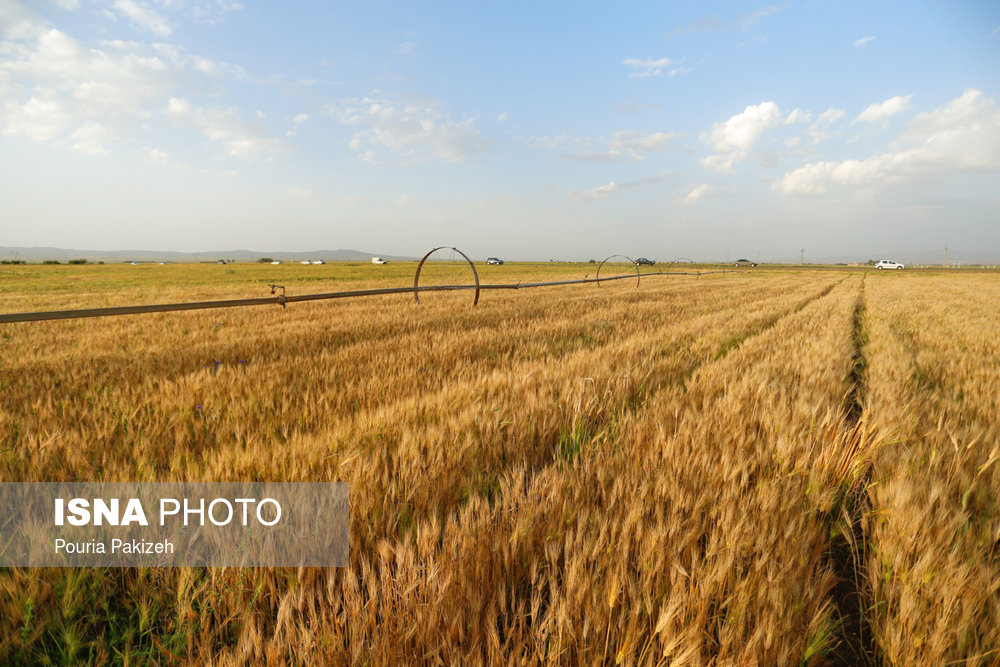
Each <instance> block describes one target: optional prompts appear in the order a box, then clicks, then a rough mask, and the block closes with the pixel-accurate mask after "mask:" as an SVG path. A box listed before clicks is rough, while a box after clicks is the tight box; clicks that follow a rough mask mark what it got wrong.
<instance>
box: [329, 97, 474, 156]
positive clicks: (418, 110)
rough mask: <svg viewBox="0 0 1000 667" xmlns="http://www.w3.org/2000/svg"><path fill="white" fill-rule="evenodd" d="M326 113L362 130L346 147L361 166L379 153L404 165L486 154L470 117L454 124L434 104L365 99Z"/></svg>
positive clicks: (337, 107) (335, 107)
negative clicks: (386, 154)
mask: <svg viewBox="0 0 1000 667" xmlns="http://www.w3.org/2000/svg"><path fill="white" fill-rule="evenodd" d="M328 113H329V114H330V115H332V116H333V117H334V118H335V119H336V120H337V121H338V122H340V123H342V124H343V125H350V126H356V127H359V128H362V129H359V130H358V131H357V132H355V133H354V136H353V137H352V138H351V141H350V143H349V144H348V146H349V148H350V149H351V150H352V151H355V153H356V154H357V155H358V157H359V158H360V159H361V160H362V161H365V162H378V161H380V160H382V159H383V157H382V155H383V154H384V153H390V154H391V155H392V156H393V158H395V159H401V160H403V161H404V162H414V161H422V160H427V159H430V158H438V159H442V160H447V161H450V162H460V161H462V160H465V159H467V158H469V157H470V156H472V155H474V154H476V153H480V152H482V151H484V150H486V141H485V140H484V139H483V138H482V135H480V133H479V131H478V130H477V129H476V127H475V121H476V119H475V116H471V115H470V116H466V117H465V118H463V119H461V120H454V119H453V118H452V117H451V116H450V115H449V114H446V113H444V112H442V111H441V110H440V108H439V107H438V105H437V104H436V103H428V102H423V103H410V102H403V101H398V100H394V99H390V98H383V97H366V98H364V99H360V100H357V99H354V100H347V101H345V102H343V103H341V104H339V105H336V106H332V107H330V108H329V109H328Z"/></svg>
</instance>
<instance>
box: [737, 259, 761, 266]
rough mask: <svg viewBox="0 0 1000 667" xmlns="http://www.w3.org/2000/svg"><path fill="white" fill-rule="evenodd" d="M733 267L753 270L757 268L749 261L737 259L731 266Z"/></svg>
mask: <svg viewBox="0 0 1000 667" xmlns="http://www.w3.org/2000/svg"><path fill="white" fill-rule="evenodd" d="M733 266H736V267H750V268H753V267H755V266H757V264H755V263H754V262H751V261H750V260H749V259H738V260H736V263H735V264H733Z"/></svg>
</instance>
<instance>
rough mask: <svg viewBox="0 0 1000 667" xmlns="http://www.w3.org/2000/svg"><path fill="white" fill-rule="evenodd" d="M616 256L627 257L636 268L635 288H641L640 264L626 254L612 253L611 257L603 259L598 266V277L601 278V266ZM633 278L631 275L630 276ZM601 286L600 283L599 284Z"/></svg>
mask: <svg viewBox="0 0 1000 667" xmlns="http://www.w3.org/2000/svg"><path fill="white" fill-rule="evenodd" d="M615 257H621V258H622V259H627V260H628V263H629V264H631V265H632V266H633V267H634V268H635V288H636V289H639V265H638V264H636V263H635V262H634V261H633V260H632V258H631V257H626V256H625V255H611V256H610V257H605V258H604V260H603V261H601V263H600V264H599V265H598V266H597V279H598V280H600V279H601V268H602V267H603V266H604V264H605V263H607V261H608V260H609V259H614V258H615ZM647 275H649V274H647ZM629 277H630V278H631V276H629ZM598 287H600V285H598Z"/></svg>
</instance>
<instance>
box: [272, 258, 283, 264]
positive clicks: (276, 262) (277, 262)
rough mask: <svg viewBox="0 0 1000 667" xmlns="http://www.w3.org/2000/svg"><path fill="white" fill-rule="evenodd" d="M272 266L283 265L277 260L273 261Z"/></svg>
mask: <svg viewBox="0 0 1000 667" xmlns="http://www.w3.org/2000/svg"><path fill="white" fill-rule="evenodd" d="M271 264H281V262H279V261H278V260H276V259H275V260H272V261H271Z"/></svg>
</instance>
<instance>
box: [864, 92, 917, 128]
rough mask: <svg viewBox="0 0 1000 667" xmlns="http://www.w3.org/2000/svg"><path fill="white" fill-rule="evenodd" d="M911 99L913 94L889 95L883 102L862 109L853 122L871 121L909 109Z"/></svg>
mask: <svg viewBox="0 0 1000 667" xmlns="http://www.w3.org/2000/svg"><path fill="white" fill-rule="evenodd" d="M912 99H913V95H903V96H896V97H890V98H889V99H887V100H886V101H885V102H878V103H876V104H872V105H870V106H869V107H868V108H867V109H865V110H864V111H862V112H861V113H860V114H859V115H858V117H857V118H855V119H854V122H855V123H860V122H865V123H873V122H875V121H877V120H882V119H883V118H888V117H889V116H895V115H896V114H898V113H901V112H903V111H906V110H907V109H909V108H910V100H912Z"/></svg>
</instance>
